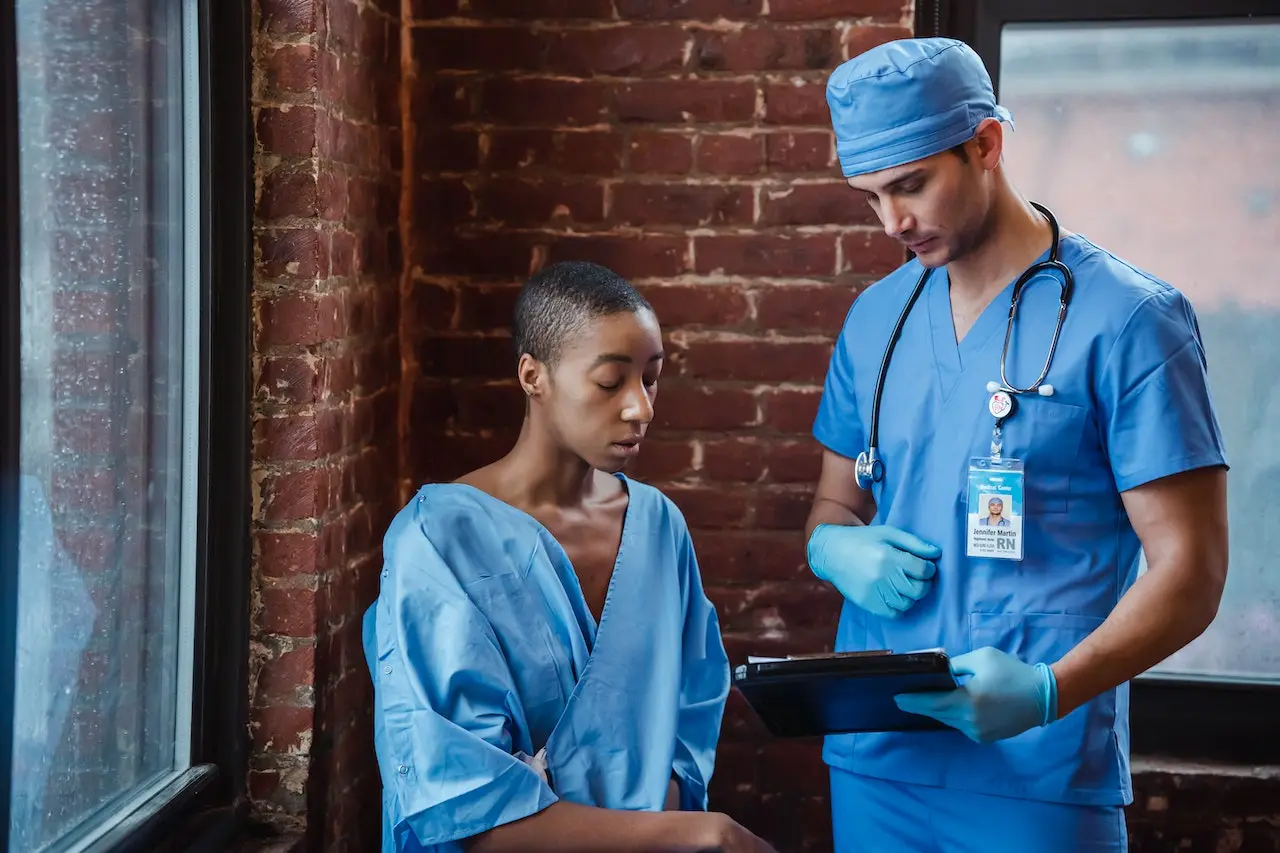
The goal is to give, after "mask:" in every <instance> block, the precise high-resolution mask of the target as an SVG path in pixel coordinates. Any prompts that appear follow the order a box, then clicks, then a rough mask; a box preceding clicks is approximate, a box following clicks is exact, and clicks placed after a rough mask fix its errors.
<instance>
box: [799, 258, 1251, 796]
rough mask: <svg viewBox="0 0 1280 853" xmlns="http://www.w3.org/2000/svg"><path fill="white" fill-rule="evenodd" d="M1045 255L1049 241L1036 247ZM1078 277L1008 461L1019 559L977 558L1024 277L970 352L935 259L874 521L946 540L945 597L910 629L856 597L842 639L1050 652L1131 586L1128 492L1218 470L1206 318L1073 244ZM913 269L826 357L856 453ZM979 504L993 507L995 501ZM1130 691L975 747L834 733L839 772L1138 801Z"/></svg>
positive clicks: (1048, 306) (900, 350) (1046, 281)
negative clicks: (1010, 329) (971, 543)
mask: <svg viewBox="0 0 1280 853" xmlns="http://www.w3.org/2000/svg"><path fill="white" fill-rule="evenodd" d="M1045 257H1047V252H1046V254H1045V255H1044V256H1042V257H1041V260H1043V259H1044V258H1045ZM1061 259H1062V261H1063V262H1064V263H1066V264H1067V266H1068V267H1070V268H1071V270H1072V271H1073V272H1074V275H1075V281H1076V287H1075V294H1074V297H1073V299H1072V301H1071V303H1070V307H1069V310H1068V313H1067V317H1066V321H1065V323H1064V325H1063V328H1062V336H1061V339H1060V341H1059V343H1058V349H1057V353H1056V355H1055V357H1054V360H1053V365H1052V368H1051V369H1050V371H1049V374H1048V377H1047V380H1046V381H1047V382H1049V383H1050V384H1052V385H1053V387H1054V389H1055V393H1054V394H1053V395H1052V396H1049V397H1044V396H1038V395H1035V394H1030V395H1019V396H1018V398H1017V399H1018V408H1017V411H1016V412H1015V413H1014V414H1013V416H1012V417H1010V418H1009V419H1008V420H1007V421H1006V422H1005V424H1004V429H1003V438H1004V446H1003V454H1004V456H1005V457H1007V458H1016V459H1021V460H1022V461H1023V463H1024V464H1025V466H1026V472H1025V477H1026V479H1025V517H1024V518H1023V528H1022V529H1023V531H1024V559H1023V560H1022V561H1020V562H1015V561H1008V560H997V559H985V558H970V557H967V556H966V511H967V509H966V505H967V493H966V492H967V490H966V483H967V480H968V470H969V462H970V459H971V458H974V457H982V456H989V455H990V450H991V434H992V426H993V418H992V417H991V415H990V414H989V413H988V411H987V408H986V406H987V400H988V397H989V396H990V394H989V392H988V391H987V390H986V385H987V383H988V381H991V380H997V381H998V380H999V379H1000V351H1001V347H1002V345H1003V343H1004V338H1005V329H1006V321H1007V319H1008V316H1009V306H1010V298H1011V292H1012V282H1010V285H1009V286H1007V287H1006V288H1005V289H1004V291H1003V292H1002V293H1001V294H1000V295H999V296H997V297H996V298H995V299H994V300H993V301H992V303H991V304H990V305H989V306H988V307H987V308H986V310H985V311H984V312H983V313H982V315H981V316H980V317H979V318H978V319H977V321H976V322H975V323H974V325H973V327H972V328H971V329H970V330H969V332H968V333H967V334H966V335H965V337H964V338H963V339H962V340H961V341H960V342H959V343H958V344H957V342H956V338H955V330H954V325H953V322H952V316H951V305H950V299H949V283H948V277H947V273H946V270H945V269H939V270H935V271H934V273H933V275H932V276H931V278H930V280H929V282H928V284H927V286H926V288H925V291H924V293H922V294H921V297H920V299H919V301H917V303H916V304H915V307H914V309H913V311H912V313H911V315H910V317H909V318H908V320H907V322H906V324H905V326H904V327H903V330H902V337H901V340H900V342H899V344H898V346H897V348H896V349H895V350H894V354H893V360H892V362H891V365H890V368H889V371H888V377H887V379H886V382H885V387H884V396H883V401H882V406H881V410H880V413H881V424H880V442H879V443H880V458H881V459H882V460H883V461H884V465H885V476H884V480H883V482H880V483H877V484H875V485H874V486H873V488H872V494H873V496H874V498H875V501H876V508H877V513H876V517H875V518H874V519H873V520H872V523H874V524H887V525H892V526H895V527H899V528H902V529H904V530H907V531H910V532H911V533H914V534H916V535H917V536H920V537H921V538H923V539H925V540H927V541H929V542H932V543H934V544H936V545H937V546H939V547H940V548H941V550H942V556H941V558H940V559H939V560H938V561H937V574H936V575H935V580H934V583H933V587H932V589H931V591H930V592H929V593H928V595H926V596H925V597H924V598H923V599H922V600H921V601H920V602H919V603H917V604H916V605H915V606H914V607H912V608H911V609H910V610H909V611H907V612H906V613H905V614H904V615H903V616H902V618H900V619H898V620H893V621H890V620H886V619H881V618H879V617H876V616H873V615H871V614H868V613H866V612H864V611H862V610H861V609H859V608H857V607H855V606H853V605H851V604H849V603H847V602H846V603H845V605H844V608H843V611H842V614H841V618H840V625H839V629H838V633H837V639H836V647H837V648H838V649H839V650H842V651H845V650H860V649H894V650H899V651H906V650H910V649H920V648H932V647H935V646H941V647H944V648H945V649H946V650H947V651H948V652H949V653H950V654H951V655H952V656H956V655H960V654H963V653H965V652H968V651H971V650H973V649H977V648H980V647H982V646H995V647H996V648H999V649H1002V650H1003V651H1006V652H1008V653H1010V654H1012V655H1014V656H1016V657H1018V658H1019V659H1021V660H1023V661H1026V662H1028V663H1037V662H1042V661H1043V662H1046V663H1051V662H1053V661H1055V660H1057V659H1058V658H1059V657H1061V656H1062V655H1064V654H1066V653H1067V652H1068V651H1069V650H1070V649H1071V648H1072V647H1073V646H1075V645H1077V644H1078V643H1079V642H1080V641H1081V640H1083V639H1084V638H1085V637H1086V636H1088V635H1089V634H1090V633H1091V632H1092V631H1094V630H1095V629H1096V628H1097V627H1098V626H1099V625H1100V624H1102V621H1103V620H1104V619H1106V617H1107V616H1108V615H1109V614H1110V613H1111V611H1112V609H1113V608H1114V607H1115V605H1116V603H1117V602H1118V601H1119V600H1120V596H1121V595H1122V594H1123V593H1124V592H1125V591H1126V590H1127V588H1128V587H1129V585H1130V584H1131V583H1132V582H1133V581H1134V579H1135V576H1136V572H1137V568H1138V558H1139V542H1138V538H1137V535H1136V534H1135V532H1134V530H1133V527H1132V525H1131V524H1130V522H1129V518H1128V516H1127V515H1126V513H1125V509H1124V505H1123V503H1122V501H1121V496H1120V495H1121V492H1124V491H1126V490H1128V489H1132V488H1134V487H1136V486H1140V485H1142V484H1144V483H1149V482H1151V481H1152V480H1156V479H1158V478H1161V477H1165V476H1168V475H1171V474H1176V473H1178V472H1182V471H1188V470H1191V469H1194V468H1201V467H1205V466H1216V465H1224V464H1225V463H1226V454H1225V451H1224V448H1223V441H1222V435H1221V431H1220V429H1219V426H1218V421H1217V417H1216V415H1215V413H1214V409H1213V404H1212V400H1211V398H1210V393H1209V389H1208V380H1207V369H1208V368H1207V361H1206V357H1205V353H1204V351H1203V348H1202V346H1201V342H1200V333H1199V328H1198V324H1197V320H1196V316H1195V313H1194V311H1193V310H1192V307H1191V305H1190V303H1189V302H1188V301H1187V300H1186V298H1185V297H1184V296H1183V295H1182V294H1181V293H1180V292H1178V291H1177V290H1176V289H1174V288H1172V287H1170V286H1169V285H1168V284H1165V283H1164V282H1161V281H1159V280H1157V279H1155V278H1153V277H1152V276H1149V275H1147V274H1145V273H1143V272H1141V271H1139V270H1136V269H1134V268H1133V267H1131V266H1129V265H1127V264H1126V263H1124V262H1123V261H1121V260H1119V259H1117V258H1116V257H1115V256H1113V255H1111V254H1109V253H1108V252H1106V251H1104V250H1102V249H1100V248H1098V247H1097V246H1095V245H1094V244H1092V243H1091V242H1089V241H1088V240H1087V239H1086V238H1084V237H1082V236H1079V235H1071V236H1068V237H1066V238H1064V239H1063V241H1062V245H1061ZM920 271H921V267H920V265H919V264H918V263H917V262H916V261H914V260H913V261H911V262H909V263H907V264H906V265H904V266H903V267H901V268H899V269H898V270H897V271H896V272H894V273H892V274H891V275H889V276H887V277H886V278H885V279H883V280H882V281H880V282H878V283H877V284H875V285H873V286H872V287H870V288H868V289H867V290H866V291H865V292H864V293H863V294H862V295H861V296H860V297H859V298H858V300H857V301H856V302H855V303H854V305H853V307H852V309H851V310H850V312H849V315H848V317H847V319H846V321H845V325H844V329H843V331H842V332H841V334H840V337H839V340H838V342H837V344H836V348H835V352H834V354H833V356H832V360H831V366H830V370H829V374H828V376H827V380H826V388H825V390H824V394H823V399H822V402H821V405H820V409H819V413H818V415H817V419H816V422H815V425H814V435H815V436H816V438H817V439H818V441H819V442H820V443H821V444H823V445H824V446H826V447H827V448H829V449H830V450H832V451H834V452H836V453H839V454H841V455H843V456H847V457H850V458H854V457H856V456H857V455H858V453H859V452H861V451H862V450H863V449H864V448H865V444H866V440H867V439H866V437H867V433H868V430H869V426H870V414H871V405H872V396H873V390H874V387H875V381H876V374H877V372H878V370H879V368H880V363H881V359H882V358H883V354H884V352H885V347H886V345H887V344H888V339H889V335H890V333H891V331H892V330H893V327H894V324H895V322H896V320H897V318H898V315H899V313H900V312H901V310H902V308H903V306H904V305H905V304H906V302H907V297H908V295H909V294H910V292H911V289H912V288H913V287H914V286H915V283H916V281H917V279H918V277H919V275H920ZM1056 281H1057V278H1056V277H1054V276H1051V275H1050V274H1047V273H1046V274H1045V275H1044V276H1038V277H1037V278H1035V279H1034V280H1033V281H1032V282H1031V283H1029V284H1028V285H1027V286H1026V288H1025V290H1024V291H1023V298H1022V301H1021V304H1020V305H1019V309H1018V316H1017V323H1016V326H1015V331H1014V334H1013V340H1012V343H1011V344H1010V352H1009V357H1008V377H1009V381H1010V382H1011V383H1013V384H1014V385H1019V386H1026V385H1028V384H1030V383H1031V382H1032V381H1033V380H1034V379H1035V378H1036V376H1037V375H1038V374H1039V372H1040V369H1041V367H1042V365H1043V364H1044V359H1045V355H1046V353H1047V351H1048V347H1049V342H1050V340H1051V339H1052V337H1053V330H1054V323H1055V320H1056V318H1057V313H1058V298H1059V289H1058V286H1057V284H1056ZM981 511H983V512H985V507H984V508H982V509H981ZM1128 712H1129V690H1128V686H1127V685H1122V686H1121V687H1119V688H1118V689H1115V690H1109V691H1107V692H1105V693H1104V694H1102V695H1101V696H1098V697H1097V698H1095V699H1094V700H1092V701H1091V702H1089V703H1087V704H1086V705H1084V706H1083V707H1081V708H1078V709H1076V710H1075V711H1073V712H1072V713H1071V714H1069V715H1067V716H1066V717H1065V718H1064V719H1062V720H1059V721H1057V722H1055V723H1053V724H1051V725H1049V726H1047V727H1044V728H1036V729H1032V730H1031V731H1028V732H1026V733H1024V734H1022V735H1019V736H1017V737H1014V738H1010V739H1007V740H1003V741H998V742H996V743H992V744H987V745H981V744H977V743H974V742H972V741H970V740H969V739H968V738H966V737H964V736H963V735H961V734H959V733H958V732H955V731H950V730H948V731H942V732H937V733H927V734H910V733H875V734H851V735H839V736H833V737H829V738H828V739H827V741H826V746H825V750H824V756H825V758H826V760H827V762H828V763H829V764H831V765H832V766H833V767H836V768H839V769H842V770H846V771H849V772H852V773H858V774H862V775H865V776H869V777H875V778H880V779H887V780H893V781H896V782H902V783H909V784H916V785H925V786H936V787H940V788H946V789H952V790H956V791H968V792H974V793H979V794H987V795H997V796H1002V797H1013V798H1021V799H1028V800H1039V801H1043V802H1049V803H1063V804H1076V805H1095V806H1119V805H1123V804H1126V803H1128V802H1130V801H1131V800H1132V790H1131V783H1130V774H1129V719H1128Z"/></svg>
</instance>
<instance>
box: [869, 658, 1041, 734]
mask: <svg viewBox="0 0 1280 853" xmlns="http://www.w3.org/2000/svg"><path fill="white" fill-rule="evenodd" d="M951 671H952V672H953V673H954V674H956V675H969V676H972V677H971V678H970V679H969V681H968V682H967V683H965V684H963V685H962V686H961V687H960V688H959V689H958V690H948V691H945V692H940V693H900V694H898V695H897V696H895V697H894V701H896V702H897V703H898V707H899V708H901V709H902V710H904V711H907V712H908V713H912V714H923V715H924V716H926V717H933V718H934V719H935V720H940V721H941V722H943V723H946V724H947V725H948V726H951V727H952V728H954V729H958V730H960V731H961V732H963V733H964V734H965V735H967V736H968V737H969V738H970V739H971V740H975V741H977V742H978V743H990V742H991V741H996V740H1003V739H1004V738H1008V737H1013V736H1014V735H1019V734H1022V733H1023V732H1025V731H1027V730H1028V729H1032V728H1036V727H1037V726H1047V725H1048V724H1049V723H1051V722H1053V721H1054V720H1056V719H1057V718H1058V682H1057V680H1056V679H1054V677H1053V670H1051V669H1050V668H1049V667H1048V666H1047V665H1045V664H1043V663H1038V664H1036V665H1035V666H1032V665H1030V664H1026V663H1023V662H1022V661H1020V660H1018V659H1017V658H1015V657H1013V656H1012V655H1009V654H1006V653H1005V652H1002V651H1000V650H999V649H996V648H992V647H991V646H986V647H984V648H981V649H977V650H976V651H972V652H969V653H968V654H964V655H960V656H959V657H957V658H955V659H954V660H952V661H951Z"/></svg>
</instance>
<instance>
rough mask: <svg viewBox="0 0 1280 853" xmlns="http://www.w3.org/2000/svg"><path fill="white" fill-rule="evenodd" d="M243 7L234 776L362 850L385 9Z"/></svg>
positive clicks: (387, 227)
mask: <svg viewBox="0 0 1280 853" xmlns="http://www.w3.org/2000/svg"><path fill="white" fill-rule="evenodd" d="M256 6H257V8H256V14H255V22H256V35H255V50H254V53H255V55H254V65H255V74H254V95H253V98H254V118H255V125H256V146H255V150H256V159H257V167H256V169H257V185H256V196H257V210H256V211H255V217H254V235H255V246H256V248H255V252H256V273H255V280H254V282H253V289H254V299H253V332H254V341H253V347H254V358H253V378H254V423H253V436H254V459H255V464H254V470H253V507H254V592H253V602H252V619H253V621H252V632H253V633H252V641H253V657H252V662H251V695H252V716H251V729H252V737H253V756H252V760H251V772H250V780H249V784H250V792H251V796H252V798H253V802H254V806H255V811H256V812H257V813H258V814H259V816H261V817H264V818H266V819H268V820H270V821H272V822H273V823H275V824H276V825H277V826H279V827H289V826H294V827H300V826H302V825H304V824H305V825H306V827H307V831H308V833H309V836H310V839H309V840H310V845H311V846H312V847H313V848H314V849H326V850H337V849H351V850H363V849H370V848H369V846H368V845H367V842H366V840H367V839H369V838H375V837H376V833H377V818H378V809H377V796H378V786H377V768H376V766H375V764H374V762H373V760H372V757H371V754H370V749H369V745H370V743H371V742H372V714H371V698H372V697H371V691H370V688H369V680H368V675H367V673H366V671H365V668H364V664H363V662H362V653H361V650H360V613H361V610H362V607H363V606H364V605H365V604H367V603H368V602H369V601H370V600H371V599H372V598H373V596H374V594H375V592H376V585H377V575H378V570H379V563H378V554H379V548H380V538H381V531H382V530H383V529H385V527H386V525H387V523H388V522H389V520H390V518H391V515H392V514H393V513H394V511H395V508H396V495H395V479H396V478H395V471H396V468H397V465H398V459H397V455H398V450H397V446H398V439H397V433H396V407H397V393H398V392H397V387H398V382H399V353H398V346H399V342H398V341H399V339H398V331H397V325H398V323H399V287H400V285H399V279H400V269H401V253H400V234H399V204H400V140H399V132H400V130H399V126H400V118H399V117H400V103H399V95H400V85H399V84H400V71H399V66H400V29H401V28H400V20H399V11H400V10H399V3H398V2H391V0H382V2H378V3H374V2H368V1H367V0H362V2H355V0H261V2H260V3H257V4H256Z"/></svg>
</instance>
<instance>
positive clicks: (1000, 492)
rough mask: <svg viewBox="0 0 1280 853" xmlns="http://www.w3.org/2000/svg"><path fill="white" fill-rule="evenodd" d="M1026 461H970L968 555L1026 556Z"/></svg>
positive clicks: (1014, 558)
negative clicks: (1023, 488)
mask: <svg viewBox="0 0 1280 853" xmlns="http://www.w3.org/2000/svg"><path fill="white" fill-rule="evenodd" d="M1022 484H1023V472H1022V462H1021V461H1020V460H1017V459H1003V458H1001V459H992V458H986V457H980V458H976V459H972V460H970V462H969V508H968V515H967V519H968V529H969V535H968V537H967V538H968V541H969V546H968V552H967V553H968V555H969V556H970V557H987V558H990V559H996V560H1021V559H1022V506H1023V504H1022V494H1023V493H1022Z"/></svg>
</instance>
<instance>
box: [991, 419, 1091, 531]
mask: <svg viewBox="0 0 1280 853" xmlns="http://www.w3.org/2000/svg"><path fill="white" fill-rule="evenodd" d="M1018 402H1019V405H1018V409H1017V412H1016V413H1015V414H1014V415H1013V417H1011V418H1009V419H1008V420H1007V421H1005V423H1004V425H1003V433H1004V449H1003V455H1004V456H1005V457H1006V458H1014V459H1018V460H1020V461H1021V462H1022V465H1023V470H1024V484H1023V487H1024V495H1025V500H1026V514H1027V515H1028V516H1031V517H1035V516H1037V515H1040V516H1043V515H1051V514H1054V513H1064V512H1066V511H1067V509H1068V506H1069V503H1070V499H1071V494H1072V488H1071V487H1072V482H1071V481H1072V475H1073V474H1074V472H1075V470H1076V467H1077V462H1078V459H1079V456H1080V441H1081V438H1082V437H1083V434H1084V426H1085V423H1086V422H1087V421H1088V411H1087V410H1086V409H1085V408H1084V407H1083V406H1076V405H1072V404H1071V403H1065V402H1061V401H1059V400H1057V399H1055V398H1053V397H1032V396H1030V395H1027V396H1025V397H1024V398H1023V399H1021V400H1019V401H1018ZM984 433H985V437H984V439H983V440H982V441H981V442H980V443H981V445H983V448H982V449H983V451H984V452H985V450H986V445H989V444H990V435H991V433H990V426H989V425H987V427H986V428H985V430H984ZM975 455H976V454H975Z"/></svg>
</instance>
